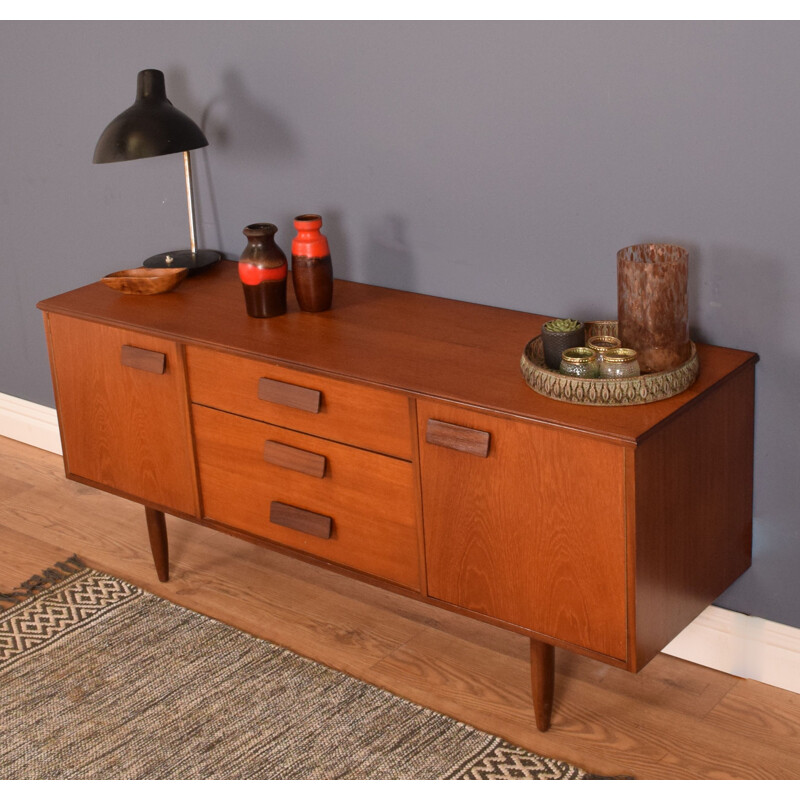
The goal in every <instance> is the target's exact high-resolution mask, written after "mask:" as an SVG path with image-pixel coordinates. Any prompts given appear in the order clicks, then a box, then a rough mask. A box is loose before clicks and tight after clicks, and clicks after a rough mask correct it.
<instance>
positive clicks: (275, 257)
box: [239, 222, 288, 317]
mask: <svg viewBox="0 0 800 800" xmlns="http://www.w3.org/2000/svg"><path fill="white" fill-rule="evenodd" d="M242 232H243V233H244V235H245V236H246V237H247V247H245V249H244V251H243V252H242V255H241V256H240V257H239V279H240V280H241V282H242V287H243V288H244V299H245V304H246V307H247V313H248V314H249V315H250V316H251V317H277V316H280V315H281V314H285V313H286V275H287V273H288V264H287V262H286V255H285V254H284V252H283V250H281V249H280V247H278V245H277V244H276V243H275V234H276V233H277V232H278V228H277V226H275V225H273V224H272V223H270V222H256V223H254V224H252V225H248V226H247V227H246V228H245V229H244V231H242Z"/></svg>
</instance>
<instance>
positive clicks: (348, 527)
mask: <svg viewBox="0 0 800 800" xmlns="http://www.w3.org/2000/svg"><path fill="white" fill-rule="evenodd" d="M192 414H193V419H194V430H195V437H196V444H197V455H198V468H199V474H200V483H201V487H202V493H203V507H204V512H205V516H206V517H208V518H210V519H212V520H216V521H217V522H221V523H222V524H224V525H229V526H230V527H232V528H237V529H239V530H243V531H249V532H251V533H254V534H256V535H258V536H263V537H265V538H267V539H270V540H272V541H276V542H278V543H280V544H283V545H286V546H288V547H293V548H296V549H298V550H302V551H304V552H307V553H311V554H312V555H316V556H319V557H320V558H324V559H326V560H328V561H333V562H335V563H337V564H344V565H346V566H349V567H352V568H354V569H357V570H360V571H362V572H367V573H370V574H372V575H376V576H378V577H381V578H385V579H387V580H390V581H393V582H394V583H398V584H400V585H402V586H406V587H408V588H411V589H419V588H420V579H419V560H418V555H417V530H416V514H415V509H416V503H415V499H414V468H413V466H412V465H411V464H410V463H409V462H407V461H404V460H401V459H398V458H390V457H389V456H383V455H379V454H377V453H372V452H368V451H366V450H360V449H358V448H355V447H349V446H347V445H343V444H339V443H337V442H331V441H328V440H325V439H319V438H316V437H313V436H308V435H306V434H302V433H298V432H296V431H291V430H287V429H284V428H278V427H276V426H273V425H267V424H266V423H263V422H257V421H254V420H250V419H245V418H244V417H237V416H235V415H233V414H226V413H223V412H220V411H215V410H213V409H209V408H205V407H204V406H197V405H196V406H193V409H192ZM265 440H270V441H271V442H276V443H278V444H280V445H284V446H286V447H291V448H295V449H297V450H303V451H306V452H313V453H315V454H316V455H318V456H321V457H323V458H324V459H325V463H326V470H325V477H323V478H320V477H318V476H317V475H308V474H306V473H304V472H298V471H297V470H294V469H290V468H287V467H286V466H283V465H278V464H274V463H269V462H267V461H265V460H264V457H263V446H264V441H265ZM275 501H277V502H278V503H282V504H285V505H288V506H293V507H296V508H300V509H303V510H305V511H308V512H311V513H312V514H317V515H321V516H324V517H329V518H331V519H332V520H333V523H332V532H331V536H330V538H326V539H320V538H317V537H310V536H308V535H305V534H303V533H302V532H298V531H296V530H291V529H290V528H287V527H285V526H284V525H283V524H275V523H274V522H273V521H271V518H270V505H271V503H273V502H275Z"/></svg>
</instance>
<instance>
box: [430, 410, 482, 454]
mask: <svg viewBox="0 0 800 800" xmlns="http://www.w3.org/2000/svg"><path fill="white" fill-rule="evenodd" d="M490 439H491V437H490V435H489V432H488V431H479V430H476V429H475V428H465V427H463V426H462V425H452V424H451V423H449V422H442V421H441V420H438V419H429V420H428V426H427V429H426V431H425V441H426V442H428V444H435V445H437V446H438V447H448V448H450V449H451V450H459V451H460V452H462V453H470V454H471V455H473V456H479V457H480V458H486V457H487V456H488V455H489V441H490Z"/></svg>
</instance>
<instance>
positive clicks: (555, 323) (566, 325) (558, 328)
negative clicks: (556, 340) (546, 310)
mask: <svg viewBox="0 0 800 800" xmlns="http://www.w3.org/2000/svg"><path fill="white" fill-rule="evenodd" d="M580 326H581V323H580V322H579V321H578V320H577V319H551V320H550V321H549V322H545V324H544V327H545V328H546V329H547V330H548V331H553V332H554V333H567V332H569V331H576V330H578V328H580Z"/></svg>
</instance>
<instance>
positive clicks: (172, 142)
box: [93, 69, 222, 270]
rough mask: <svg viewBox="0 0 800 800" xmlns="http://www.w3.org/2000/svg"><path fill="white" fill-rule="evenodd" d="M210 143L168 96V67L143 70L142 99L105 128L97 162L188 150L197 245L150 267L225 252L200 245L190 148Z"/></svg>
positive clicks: (202, 261) (186, 263)
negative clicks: (166, 75)
mask: <svg viewBox="0 0 800 800" xmlns="http://www.w3.org/2000/svg"><path fill="white" fill-rule="evenodd" d="M207 145H208V139H206V137H205V135H204V134H203V132H202V131H201V130H200V128H199V127H198V126H197V125H195V123H194V122H192V120H191V119H189V117H187V116H186V114H184V113H182V112H181V111H178V109H177V108H175V106H173V105H172V103H170V101H169V100H167V93H166V89H165V87H164V73H163V72H161V71H160V70H157V69H145V70H142V71H141V72H140V73H139V75H138V78H137V83H136V102H135V103H134V104H133V105H132V106H131V107H130V108H128V109H126V110H125V111H123V112H122V113H121V114H120V115H119V116H118V117H116V118H114V119H113V120H112V121H111V122H110V123H109V125H108V127H106V129H105V130H104V131H103V133H102V134H101V136H100V139H99V140H98V142H97V146H96V147H95V150H94V159H93V161H94V163H95V164H108V163H110V162H112V161H132V160H133V159H136V158H150V157H152V156H163V155H167V154H169V153H183V169H184V173H185V177H186V203H187V206H188V208H189V235H190V237H191V250H173V251H170V252H168V253H160V254H159V255H157V256H151V257H150V258H148V259H147V260H146V261H145V262H144V266H145V267H187V268H188V269H190V270H191V269H200V268H202V267H208V266H210V265H211V264H215V263H216V262H217V261H219V260H220V259H221V258H222V256H221V254H220V253H217V252H216V251H214V250H198V249H197V226H196V223H195V217H194V201H193V189H192V163H191V159H190V157H189V151H190V150H196V149H197V148H199V147H206V146H207Z"/></svg>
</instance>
